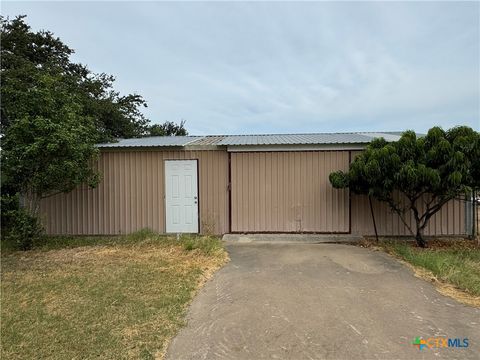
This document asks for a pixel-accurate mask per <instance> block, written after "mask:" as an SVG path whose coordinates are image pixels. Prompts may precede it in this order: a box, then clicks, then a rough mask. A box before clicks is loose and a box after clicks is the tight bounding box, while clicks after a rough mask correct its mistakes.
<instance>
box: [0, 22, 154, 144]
mask: <svg viewBox="0 0 480 360" xmlns="http://www.w3.org/2000/svg"><path fill="white" fill-rule="evenodd" d="M0 22H1V38H2V46H1V76H2V87H1V96H2V102H1V116H2V126H1V134H2V135H3V134H5V132H6V130H7V129H8V127H9V126H10V125H11V124H12V123H13V122H15V121H16V120H17V119H20V118H23V117H25V116H35V115H38V114H41V113H42V111H43V110H44V109H43V105H42V102H41V101H40V102H39V101H37V99H34V98H32V96H31V91H32V89H38V88H39V87H40V86H42V85H43V84H42V83H38V82H37V81H38V80H39V79H40V78H41V76H40V74H43V75H45V74H49V75H51V76H54V77H57V78H61V88H62V89H68V91H69V92H70V93H71V94H75V101H76V103H77V105H79V109H78V111H80V112H81V113H82V115H83V116H87V117H91V118H92V120H93V121H94V125H95V128H96V133H95V134H94V136H95V137H96V141H97V142H106V141H111V140H114V139H116V138H131V137H140V136H144V135H146V134H147V127H148V124H149V120H148V119H147V118H146V117H145V116H144V115H143V114H142V113H141V111H140V109H141V108H143V107H146V106H147V105H146V102H145V100H144V99H143V98H142V97H141V96H140V95H136V94H129V95H120V93H119V92H117V91H115V90H114V89H113V85H114V82H115V78H114V77H113V76H111V75H107V74H103V73H102V74H94V73H92V72H91V71H90V70H89V69H88V68H87V67H86V66H84V65H82V64H77V63H73V62H72V61H71V60H70V56H71V55H72V54H73V53H74V51H73V49H71V48H69V47H68V46H67V45H65V44H64V43H63V42H62V41H61V40H60V39H59V38H57V37H55V36H54V35H53V34H52V33H51V32H49V31H38V32H33V31H32V30H31V28H30V27H29V26H28V24H26V23H25V16H18V17H16V18H15V19H13V20H9V19H5V18H3V17H0Z"/></svg>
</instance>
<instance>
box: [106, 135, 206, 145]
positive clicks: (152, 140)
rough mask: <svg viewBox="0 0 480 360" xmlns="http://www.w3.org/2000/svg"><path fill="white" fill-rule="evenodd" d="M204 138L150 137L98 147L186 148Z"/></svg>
mask: <svg viewBox="0 0 480 360" xmlns="http://www.w3.org/2000/svg"><path fill="white" fill-rule="evenodd" d="M202 138H203V136H150V137H144V138H134V139H120V140H119V141H118V142H115V143H105V144H98V145H97V146H98V147H101V148H108V147H113V148H115V147H152V146H153V147H157V146H185V145H188V144H189V143H191V142H193V141H195V140H198V139H202Z"/></svg>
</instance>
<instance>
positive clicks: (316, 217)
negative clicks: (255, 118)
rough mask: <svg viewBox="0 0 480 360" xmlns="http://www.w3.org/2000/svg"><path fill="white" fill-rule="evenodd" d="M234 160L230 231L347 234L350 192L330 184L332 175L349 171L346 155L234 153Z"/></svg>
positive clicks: (320, 153) (326, 152)
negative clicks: (340, 171)
mask: <svg viewBox="0 0 480 360" xmlns="http://www.w3.org/2000/svg"><path fill="white" fill-rule="evenodd" d="M231 159H232V160H231V164H232V165H231V166H232V231H234V232H269V231H272V232H326V233H329V232H348V230H349V221H348V218H349V207H348V203H349V198H348V191H347V190H336V189H333V187H332V186H331V185H330V183H329V181H328V175H329V174H330V172H332V171H334V170H346V169H347V167H348V152H344V151H324V152H323V151H312V152H275V153H268V152H255V153H254V152H250V153H232V155H231ZM314 164H315V165H314ZM246 194H248V196H246ZM322 194H323V195H325V196H324V199H323V201H322V200H319V198H320V197H321V195H322ZM252 214H254V215H253V217H252ZM327 219H328V220H327Z"/></svg>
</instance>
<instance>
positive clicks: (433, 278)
mask: <svg viewBox="0 0 480 360" xmlns="http://www.w3.org/2000/svg"><path fill="white" fill-rule="evenodd" d="M360 246H364V247H370V248H374V249H377V250H383V251H386V252H387V253H389V254H391V255H393V256H394V257H396V258H397V259H400V261H401V262H402V263H404V264H406V265H407V266H408V267H410V268H411V269H412V271H413V272H414V274H415V276H417V277H419V278H422V279H424V280H427V281H430V282H432V283H433V284H434V285H435V287H436V288H437V290H438V291H439V292H440V293H441V294H443V295H446V296H449V297H452V298H454V299H456V300H457V301H459V302H462V303H464V304H467V305H470V306H475V307H480V247H479V245H478V243H477V242H476V241H475V240H468V239H459V238H437V239H433V240H430V241H429V247H428V248H427V249H422V248H419V247H417V246H416V245H415V242H413V241H405V240H404V239H393V238H382V239H381V241H380V242H379V243H377V242H376V241H374V240H373V239H365V240H364V241H362V242H361V243H360Z"/></svg>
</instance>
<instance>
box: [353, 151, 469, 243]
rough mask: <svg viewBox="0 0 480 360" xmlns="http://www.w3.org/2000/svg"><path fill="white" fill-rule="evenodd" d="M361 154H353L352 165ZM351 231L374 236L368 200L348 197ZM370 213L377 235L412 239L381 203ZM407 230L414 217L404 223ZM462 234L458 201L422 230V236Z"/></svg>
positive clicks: (462, 207)
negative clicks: (423, 232)
mask: <svg viewBox="0 0 480 360" xmlns="http://www.w3.org/2000/svg"><path fill="white" fill-rule="evenodd" d="M358 154H360V152H358V151H352V157H351V159H352V161H353V160H354V158H355V156H356V155H358ZM351 202H352V205H351V212H352V217H351V223H352V224H351V230H352V234H355V235H375V230H374V228H373V221H372V215H371V212H370V205H369V203H368V197H367V196H363V195H355V194H351ZM373 210H374V214H375V220H376V224H377V231H378V234H379V235H393V236H402V235H411V234H410V231H409V230H408V228H407V227H406V226H405V224H403V222H402V221H401V220H400V217H399V216H398V215H397V214H395V213H393V212H392V211H391V210H390V208H389V206H388V205H387V204H386V203H384V202H379V201H376V200H373ZM407 220H408V221H407V223H408V224H409V226H410V227H412V226H414V224H415V220H414V219H413V215H412V216H411V217H410V218H409V219H407ZM465 233H466V231H465V203H464V202H463V201H461V200H452V201H450V202H448V203H447V204H446V205H445V206H444V207H443V208H442V209H441V210H440V211H439V212H438V213H436V214H435V215H434V216H433V217H432V218H431V219H430V222H429V224H428V225H427V227H426V228H425V235H431V236H436V235H464V234H465Z"/></svg>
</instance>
